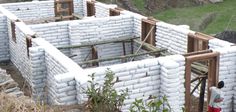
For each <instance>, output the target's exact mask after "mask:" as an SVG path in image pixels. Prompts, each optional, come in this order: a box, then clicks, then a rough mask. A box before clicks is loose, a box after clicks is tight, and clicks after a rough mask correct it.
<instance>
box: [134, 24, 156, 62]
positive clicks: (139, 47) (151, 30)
mask: <svg viewBox="0 0 236 112" xmlns="http://www.w3.org/2000/svg"><path fill="white" fill-rule="evenodd" d="M154 28H155V26H152V28H151V29H150V30H149V32H148V34H147V35H146V37H145V38H144V40H143V41H142V43H141V45H140V46H139V48H138V50H137V51H136V52H135V53H134V54H137V53H138V52H139V50H140V49H141V48H142V46H143V44H144V43H145V41H146V40H147V39H148V37H149V35H150V34H151V32H152V30H153V29H154ZM133 59H134V58H131V61H133Z"/></svg>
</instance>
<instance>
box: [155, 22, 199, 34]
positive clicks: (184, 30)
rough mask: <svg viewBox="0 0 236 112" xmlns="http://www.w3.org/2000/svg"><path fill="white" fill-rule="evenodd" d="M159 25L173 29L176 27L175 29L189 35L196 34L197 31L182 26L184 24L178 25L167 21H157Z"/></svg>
mask: <svg viewBox="0 0 236 112" xmlns="http://www.w3.org/2000/svg"><path fill="white" fill-rule="evenodd" d="M156 25H157V27H158V26H162V27H165V28H172V29H175V31H177V32H179V33H183V34H185V35H188V34H189V33H191V34H195V33H196V32H195V31H192V30H189V29H187V28H185V27H182V26H177V25H174V24H169V23H166V22H162V21H161V22H157V23H156Z"/></svg>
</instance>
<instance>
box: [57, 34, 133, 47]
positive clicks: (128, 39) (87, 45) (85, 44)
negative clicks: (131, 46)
mask: <svg viewBox="0 0 236 112" xmlns="http://www.w3.org/2000/svg"><path fill="white" fill-rule="evenodd" d="M121 38H122V37H121ZM131 39H134V38H127V37H126V38H122V39H120V38H118V39H114V40H106V41H101V42H96V43H92V42H90V43H83V44H81V45H69V46H62V47H57V48H58V49H70V48H81V47H89V46H93V45H101V44H107V43H120V42H131Z"/></svg>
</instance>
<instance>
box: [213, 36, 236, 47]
mask: <svg viewBox="0 0 236 112" xmlns="http://www.w3.org/2000/svg"><path fill="white" fill-rule="evenodd" d="M209 43H210V44H211V43H212V44H216V45H220V46H224V47H231V45H234V43H231V42H228V41H224V40H220V39H218V38H214V39H210V40H209Z"/></svg>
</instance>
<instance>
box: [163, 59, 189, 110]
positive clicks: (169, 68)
mask: <svg viewBox="0 0 236 112" xmlns="http://www.w3.org/2000/svg"><path fill="white" fill-rule="evenodd" d="M171 58H177V59H178V60H175V61H174V60H171ZM159 59H160V61H159V62H160V65H161V76H160V77H161V88H160V95H161V97H164V96H166V97H167V99H168V102H169V104H170V107H171V109H172V110H174V111H175V112H180V111H182V107H184V101H185V98H184V97H185V94H184V92H185V89H184V70H185V69H184V58H183V57H181V56H178V55H176V56H175V57H162V58H159Z"/></svg>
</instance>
